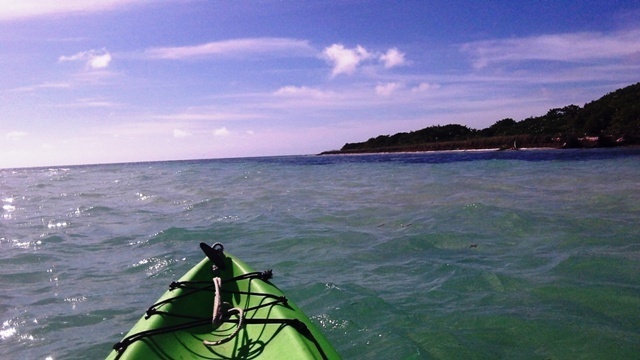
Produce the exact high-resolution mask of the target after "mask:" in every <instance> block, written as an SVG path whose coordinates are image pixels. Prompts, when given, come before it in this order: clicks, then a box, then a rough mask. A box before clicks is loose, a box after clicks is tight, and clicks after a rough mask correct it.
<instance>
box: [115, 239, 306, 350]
mask: <svg viewBox="0 0 640 360" xmlns="http://www.w3.org/2000/svg"><path fill="white" fill-rule="evenodd" d="M200 247H201V248H202V249H203V251H204V252H205V254H206V255H207V257H208V258H209V259H210V260H211V261H212V263H213V266H212V268H213V271H214V273H215V272H216V271H218V270H223V269H224V268H225V264H224V254H223V246H222V244H220V243H216V244H214V245H213V246H212V247H209V246H208V245H207V244H204V243H201V244H200ZM205 247H206V250H205ZM272 276H273V272H272V270H266V271H262V272H250V273H245V274H241V275H239V276H235V277H233V278H230V279H226V280H223V279H222V278H220V277H218V276H216V277H214V278H213V281H177V282H172V283H171V284H170V285H169V291H173V290H176V289H182V292H181V293H180V294H178V295H176V296H174V297H172V298H168V299H165V300H162V301H159V302H157V303H155V304H153V305H151V306H150V307H149V308H148V309H147V311H146V315H145V319H148V318H150V317H151V316H154V315H161V316H173V317H178V318H184V319H189V320H191V321H188V322H185V323H182V324H178V325H172V326H166V327H163V328H158V329H153V330H147V331H141V332H138V333H135V334H132V335H129V336H127V337H125V338H124V339H122V340H121V341H120V342H118V343H116V344H115V345H114V346H113V348H114V349H115V350H116V351H117V352H119V353H122V352H124V350H126V348H127V347H128V346H129V345H131V344H132V343H134V342H136V341H138V340H141V339H144V338H148V337H151V336H155V335H160V334H166V333H172V332H175V331H181V330H186V329H189V328H192V327H198V326H203V325H207V324H212V326H213V327H214V330H215V329H217V328H218V327H219V326H220V325H221V324H223V323H231V324H236V326H235V329H234V330H233V332H232V333H230V334H229V335H227V336H226V337H224V338H222V339H220V340H217V341H208V340H203V345H205V346H209V347H212V346H216V345H220V344H224V343H226V342H228V341H230V340H231V339H233V338H234V337H235V336H236V335H237V334H238V332H239V331H240V329H241V328H242V327H243V326H245V325H248V324H281V325H288V326H292V327H294V328H295V329H296V330H297V331H298V332H300V333H301V334H302V335H304V336H307V337H311V338H312V337H313V335H312V334H311V332H310V331H309V329H308V328H307V325H306V324H305V323H304V322H302V321H300V320H298V319H254V318H245V314H246V313H248V312H252V311H255V310H258V309H260V308H263V307H267V306H273V305H278V304H282V305H285V306H286V305H287V298H286V297H285V296H276V295H273V294H268V293H258V292H251V291H239V290H225V289H222V284H223V283H231V282H237V281H243V280H248V281H251V280H254V279H258V280H262V281H268V280H269V279H271V277H272ZM201 291H212V292H214V294H215V295H214V301H213V310H212V317H211V318H201V317H196V316H191V315H183V314H176V313H173V312H167V311H162V310H160V308H161V307H162V306H163V305H166V304H169V303H171V302H173V301H175V300H177V299H181V298H185V297H188V296H190V295H193V294H195V293H198V292H201ZM223 293H228V294H238V295H248V296H260V297H262V298H263V299H264V300H266V299H269V300H270V301H260V303H259V304H258V305H256V306H252V307H246V308H244V309H243V308H240V307H231V305H230V304H229V303H226V302H223V301H222V294H223ZM232 317H236V319H233V318H232ZM314 340H315V339H314Z"/></svg>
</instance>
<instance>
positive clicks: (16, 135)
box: [5, 131, 27, 140]
mask: <svg viewBox="0 0 640 360" xmlns="http://www.w3.org/2000/svg"><path fill="white" fill-rule="evenodd" d="M26 136H27V133H26V132H24V131H11V132H9V133H7V134H5V138H6V139H7V140H19V139H22V138H24V137H26Z"/></svg>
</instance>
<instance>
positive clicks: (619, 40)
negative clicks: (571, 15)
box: [461, 29, 640, 68]
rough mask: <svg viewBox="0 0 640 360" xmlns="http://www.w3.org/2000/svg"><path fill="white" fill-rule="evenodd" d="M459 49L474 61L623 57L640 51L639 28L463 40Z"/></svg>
mask: <svg viewBox="0 0 640 360" xmlns="http://www.w3.org/2000/svg"><path fill="white" fill-rule="evenodd" d="M461 49H462V51H464V52H467V53H470V54H471V55H472V56H473V57H474V61H473V65H474V67H476V68H483V67H486V66H488V65H490V64H493V63H500V62H516V61H527V60H548V61H562V62H583V61H593V60H600V59H612V58H625V57H632V56H634V55H637V54H638V53H639V52H640V29H635V30H629V31H626V32H616V33H610V34H603V33H598V32H579V33H565V34H553V35H541V36H532V37H524V38H513V39H497V40H486V41H477V42H472V43H467V44H464V45H463V46H462V47H461Z"/></svg>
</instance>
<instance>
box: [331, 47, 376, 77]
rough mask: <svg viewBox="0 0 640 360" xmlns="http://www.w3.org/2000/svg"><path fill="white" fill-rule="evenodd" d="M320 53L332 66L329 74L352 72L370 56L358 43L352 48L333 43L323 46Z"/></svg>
mask: <svg viewBox="0 0 640 360" xmlns="http://www.w3.org/2000/svg"><path fill="white" fill-rule="evenodd" d="M322 55H323V56H324V59H325V60H326V61H327V62H329V63H330V64H331V65H332V66H333V69H332V71H331V76H336V75H338V74H352V73H353V72H354V71H355V70H356V68H357V67H358V65H359V64H360V63H361V62H362V61H364V60H367V59H369V58H371V56H372V55H371V54H370V53H369V52H368V51H367V50H366V49H365V48H363V47H362V46H360V45H358V46H357V47H355V48H353V49H347V48H345V47H344V46H343V45H342V44H333V45H331V46H329V47H327V48H325V49H324V51H323V52H322Z"/></svg>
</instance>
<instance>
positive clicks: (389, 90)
mask: <svg viewBox="0 0 640 360" xmlns="http://www.w3.org/2000/svg"><path fill="white" fill-rule="evenodd" d="M401 87H402V84H400V83H397V82H390V83H386V84H379V85H377V86H376V94H378V95H380V96H390V95H391V94H393V93H394V92H395V91H396V90H398V89H400V88H401Z"/></svg>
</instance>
